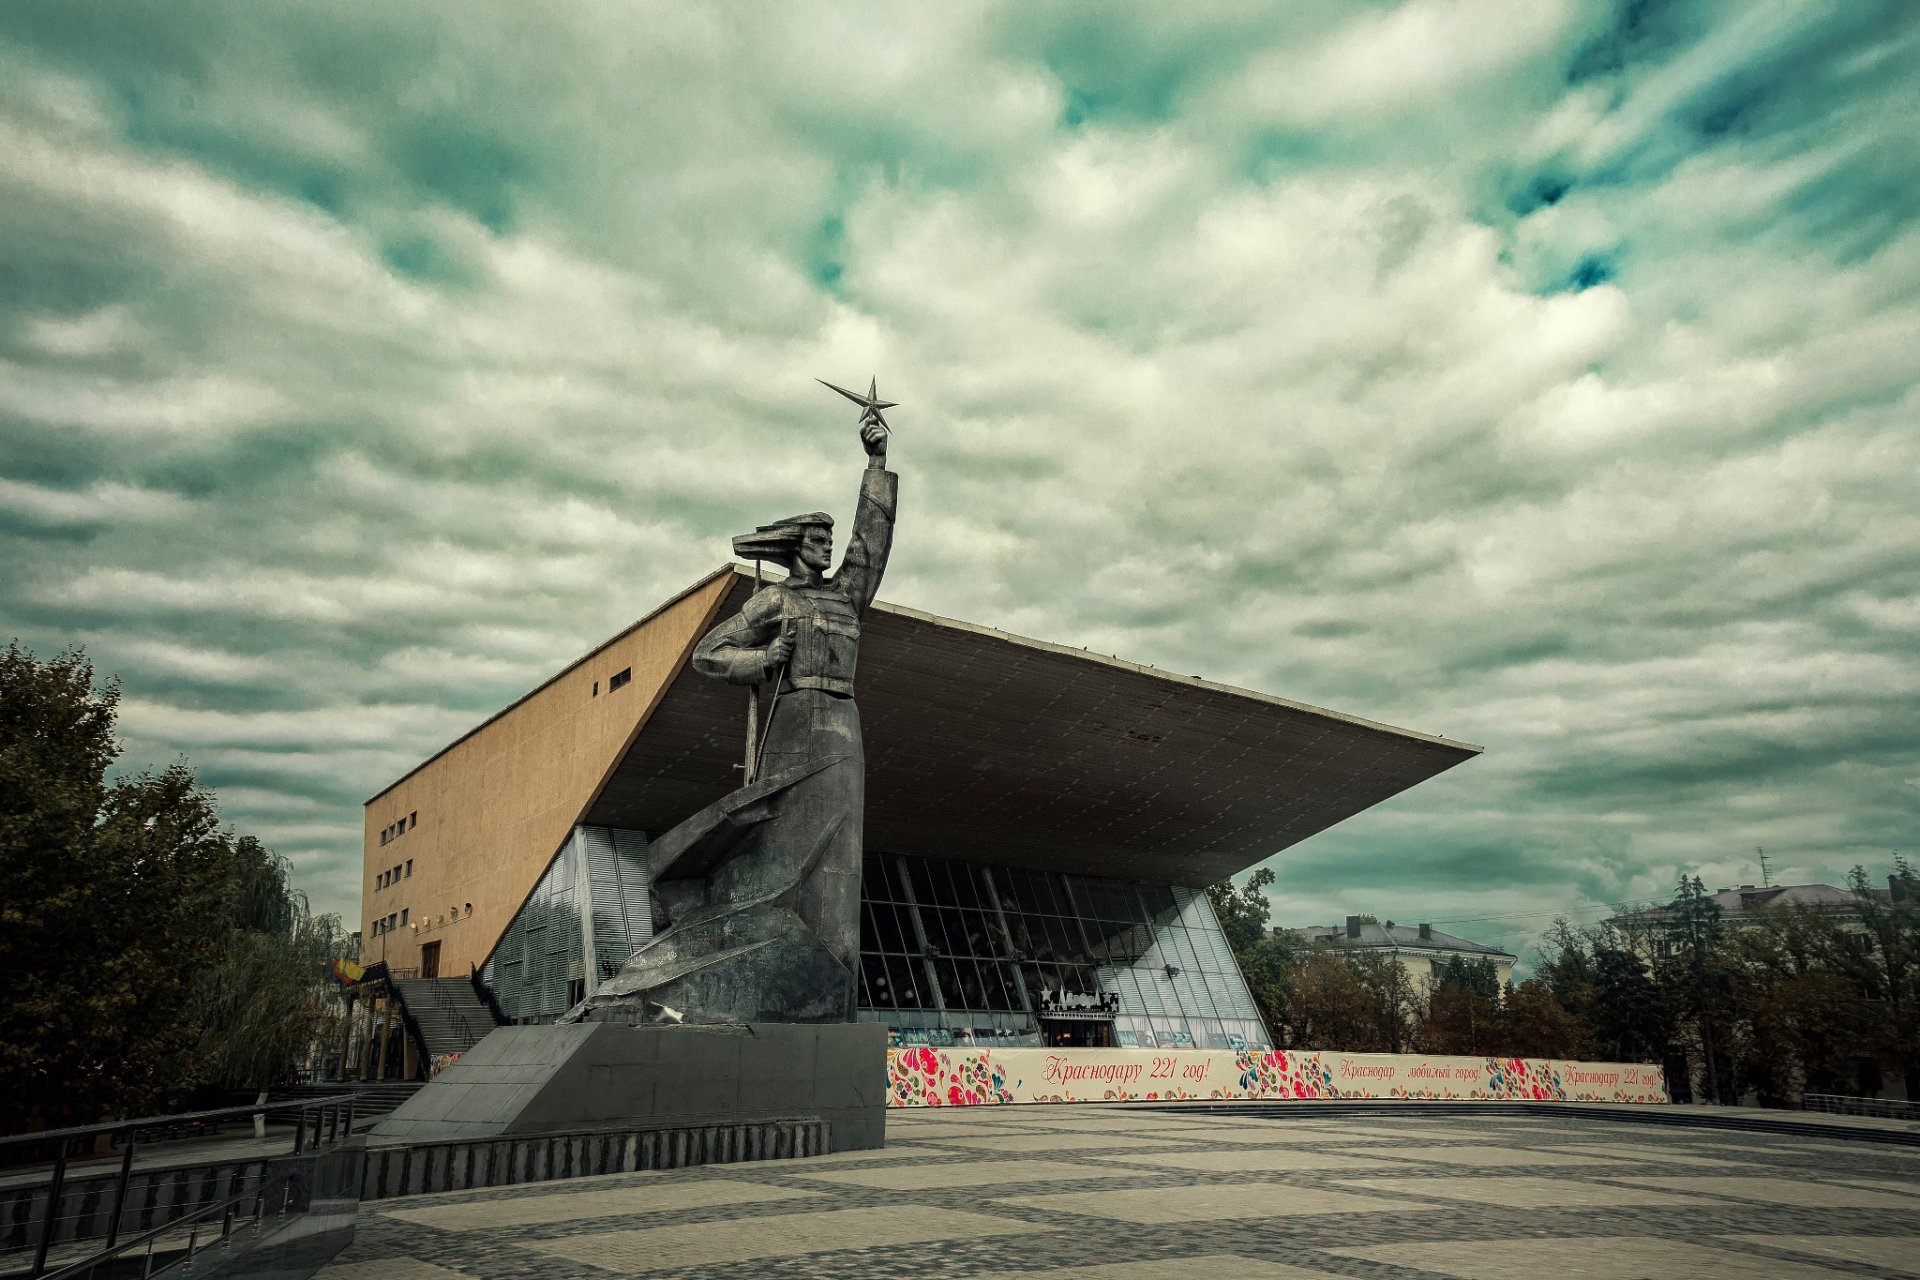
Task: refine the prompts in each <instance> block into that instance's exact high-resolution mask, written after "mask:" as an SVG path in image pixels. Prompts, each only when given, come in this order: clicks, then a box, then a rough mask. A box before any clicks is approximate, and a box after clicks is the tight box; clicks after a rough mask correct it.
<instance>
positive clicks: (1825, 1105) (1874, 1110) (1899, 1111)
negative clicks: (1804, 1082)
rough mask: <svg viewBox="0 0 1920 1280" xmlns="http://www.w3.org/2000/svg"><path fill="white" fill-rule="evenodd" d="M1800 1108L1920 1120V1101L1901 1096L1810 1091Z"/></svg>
mask: <svg viewBox="0 0 1920 1280" xmlns="http://www.w3.org/2000/svg"><path fill="white" fill-rule="evenodd" d="M1800 1109H1801V1110H1802V1111H1824V1112H1827V1113H1828V1114H1830V1115H1839V1116H1879V1117H1881V1118H1883V1119H1888V1120H1920V1102H1911V1101H1902V1100H1900V1099H1899V1098H1856V1097H1851V1096H1848V1095H1846V1094H1839V1093H1808V1094H1803V1095H1801V1098H1800Z"/></svg>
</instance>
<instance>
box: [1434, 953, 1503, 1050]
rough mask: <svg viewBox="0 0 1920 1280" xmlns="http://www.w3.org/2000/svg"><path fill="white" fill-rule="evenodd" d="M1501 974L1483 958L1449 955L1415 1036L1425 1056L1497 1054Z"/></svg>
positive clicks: (1490, 962)
mask: <svg viewBox="0 0 1920 1280" xmlns="http://www.w3.org/2000/svg"><path fill="white" fill-rule="evenodd" d="M1499 992H1500V974H1499V970H1497V969H1495V968H1494V965H1493V961H1491V960H1489V959H1486V958H1485V957H1478V958H1475V959H1471V960H1469V959H1466V958H1464V957H1462V956H1449V957H1448V958H1447V963H1446V965H1445V967H1443V968H1442V969H1441V971H1440V978H1439V981H1438V982H1436V983H1435V984H1434V988H1433V991H1432V992H1431V993H1430V994H1429V996H1428V997H1427V1012H1426V1017H1424V1018H1422V1019H1421V1020H1420V1024H1419V1026H1418V1028H1417V1029H1416V1033H1415V1036H1414V1040H1415V1043H1416V1044H1417V1045H1418V1047H1419V1048H1420V1050H1421V1051H1422V1052H1424V1053H1443V1054H1454V1055H1461V1056H1467V1057H1485V1056H1488V1055H1491V1054H1494V1053H1497V1052H1499V1032H1500V1001H1499Z"/></svg>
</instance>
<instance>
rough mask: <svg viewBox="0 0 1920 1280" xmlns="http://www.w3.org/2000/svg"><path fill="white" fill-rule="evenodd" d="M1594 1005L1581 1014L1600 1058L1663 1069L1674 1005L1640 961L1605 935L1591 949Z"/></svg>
mask: <svg viewBox="0 0 1920 1280" xmlns="http://www.w3.org/2000/svg"><path fill="white" fill-rule="evenodd" d="M1592 960H1593V965H1592V970H1593V985H1592V993H1593V994H1592V998H1591V1001H1590V1003H1589V1004H1588V1005H1587V1006H1586V1007H1585V1008H1584V1009H1582V1010H1580V1011H1579V1012H1578V1013H1576V1016H1578V1017H1580V1018H1581V1020H1582V1022H1584V1024H1585V1025H1586V1029H1587V1036H1588V1039H1589V1041H1590V1043H1591V1044H1592V1045H1593V1046H1594V1052H1595V1053H1596V1054H1597V1055H1598V1056H1602V1057H1605V1058H1607V1059H1608V1060H1609V1061H1613V1062H1657V1063H1661V1064H1663V1065H1664V1063H1665V1061H1666V1056H1667V1049H1668V1046H1669V1045H1670V1044H1671V1042H1672V1039H1673V1002H1672V1000H1671V999H1670V998H1669V996H1668V993H1667V992H1666V991H1665V989H1663V988H1662V987H1661V986H1660V984H1659V983H1657V982H1655V981H1654V979H1653V975H1652V974H1650V973H1649V972H1647V966H1646V965H1645V964H1644V963H1643V962H1642V961H1641V959H1640V957H1639V956H1637V955H1635V954H1634V953H1633V952H1632V951H1630V950H1629V949H1627V948H1626V947H1625V946H1623V945H1621V944H1620V943H1619V942H1618V941H1617V940H1616V939H1615V938H1614V937H1613V935H1612V934H1611V932H1610V931H1603V932H1602V933H1601V934H1600V940H1599V941H1597V942H1596V944H1595V945H1594V948H1593V956H1592Z"/></svg>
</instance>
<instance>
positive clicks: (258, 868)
mask: <svg viewBox="0 0 1920 1280" xmlns="http://www.w3.org/2000/svg"><path fill="white" fill-rule="evenodd" d="M288 871H289V866H288V863H287V860H286V859H285V858H282V857H280V856H279V855H278V854H276V853H274V852H273V851H272V850H270V849H268V848H267V847H266V846H264V845H262V844H261V843H260V842H259V841H258V840H256V839H254V838H253V837H252V836H241V837H240V838H239V839H237V840H235V841H234V842H233V858H232V862H231V865H230V871H229V874H228V877H227V883H226V886H225V889H224V892H223V894H222V900H221V907H222V911H223V914H224V917H225V918H224V920H223V921H222V925H223V927H222V930H221V938H220V943H219V947H218V950H217V952H216V953H215V955H214V957H213V959H212V961H211V962H210V963H209V964H207V965H206V966H205V967H204V968H203V969H202V970H201V971H200V974H199V975H198V978H197V980H196V982H195V983H194V999H193V1009H194V1016H195V1020H196V1021H197V1023H198V1025H199V1028H200V1035H199V1041H198V1053H197V1055H196V1056H197V1059H198V1065H199V1068H200V1073H201V1076H202V1079H204V1080H205V1081H206V1082H207V1083H208V1084H212V1085H215V1086H219V1087H221V1088H227V1089H251V1090H255V1091H257V1093H258V1101H260V1102H265V1101H266V1100H267V1092H268V1090H269V1089H270V1088H271V1087H272V1086H274V1085H276V1084H279V1083H281V1082H282V1081H284V1080H286V1079H287V1078H288V1077H289V1076H290V1075H292V1074H293V1073H294V1071H295V1070H296V1069H297V1068H298V1066H299V1064H300V1063H301V1061H302V1060H304V1059H305V1058H306V1057H307V1056H308V1054H309V1053H310V1052H311V1051H312V1050H313V1049H314V1047H315V1045H316V1044H318V1043H320V1042H322V1041H323V1040H328V1039H331V1038H332V1037H331V1034H330V1033H331V1031H332V1029H333V1028H334V1027H335V1025H336V1022H337V1017H338V1014H337V1013H336V1007H335V1005H334V1002H333V1001H332V1000H331V999H330V997H329V994H328V990H327V984H326V974H327V970H328V966H329V964H330V963H331V961H332V959H333V956H334V955H335V954H336V951H337V949H338V947H339V944H340V941H341V939H340V921H339V918H338V917H336V916H331V915H322V916H316V915H314V914H313V913H312V912H311V911H310V910H309V908H308V904H307V898H306V895H305V894H303V893H301V892H300V891H299V890H298V889H296V888H294V887H293V885H292V884H291V882H290V881H289V878H288ZM264 1128H265V1117H264V1116H257V1117H255V1120H254V1131H255V1132H256V1133H261V1132H263V1131H264Z"/></svg>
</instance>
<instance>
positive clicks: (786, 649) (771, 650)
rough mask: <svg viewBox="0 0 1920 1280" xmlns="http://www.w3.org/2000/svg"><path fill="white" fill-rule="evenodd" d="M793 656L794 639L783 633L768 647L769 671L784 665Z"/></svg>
mask: <svg viewBox="0 0 1920 1280" xmlns="http://www.w3.org/2000/svg"><path fill="white" fill-rule="evenodd" d="M792 656H793V637H792V636H790V635H787V634H785V633H784V632H783V633H781V634H780V635H779V636H777V637H776V638H775V639H774V642H773V643H772V644H770V645H768V646H767V670H768V671H772V670H773V669H774V668H775V667H778V666H782V665H784V664H785V663H786V661H787V659H788V658H791V657H792Z"/></svg>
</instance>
